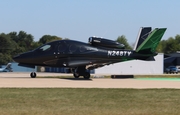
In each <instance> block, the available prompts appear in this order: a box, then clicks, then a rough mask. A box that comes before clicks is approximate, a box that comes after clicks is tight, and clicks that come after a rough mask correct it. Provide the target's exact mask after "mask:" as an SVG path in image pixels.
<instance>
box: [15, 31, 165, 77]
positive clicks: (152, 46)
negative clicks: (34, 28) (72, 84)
mask: <svg viewBox="0 0 180 115" xmlns="http://www.w3.org/2000/svg"><path fill="white" fill-rule="evenodd" d="M165 31H166V28H156V29H154V30H153V31H151V27H142V28H141V29H140V32H139V35H138V38H137V40H136V43H135V47H134V49H133V50H128V49H124V45H123V44H121V43H118V42H116V41H112V40H108V39H105V38H101V37H90V38H89V43H83V42H80V41H74V40H58V41H53V42H50V43H46V44H44V45H42V46H41V47H39V48H37V49H34V50H32V51H29V52H26V53H23V54H20V55H18V56H15V57H14V58H13V59H14V60H15V61H16V62H18V63H19V65H20V66H26V67H35V66H50V67H66V68H71V69H72V70H73V75H74V77H75V78H79V76H83V77H84V78H85V79H89V78H90V73H89V72H88V70H92V69H96V68H98V67H102V66H105V65H109V64H113V63H118V62H124V61H130V60H134V59H138V60H145V61H150V60H154V58H153V57H154V56H156V55H157V53H156V52H155V50H156V47H157V45H158V43H159V41H160V40H161V38H162V36H163V34H164V33H165ZM30 76H31V77H32V78H35V77H36V73H35V72H32V73H31V74H30Z"/></svg>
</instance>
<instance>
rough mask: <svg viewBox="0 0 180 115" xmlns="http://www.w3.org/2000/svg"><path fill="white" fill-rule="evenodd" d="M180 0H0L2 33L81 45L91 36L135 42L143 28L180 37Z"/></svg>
mask: <svg viewBox="0 0 180 115" xmlns="http://www.w3.org/2000/svg"><path fill="white" fill-rule="evenodd" d="M179 12H180V0H0V14H1V16H0V33H6V34H7V33H9V32H12V31H16V32H19V31H21V30H22V31H25V32H26V33H27V34H32V35H33V36H34V40H35V41H38V40H39V39H40V38H41V37H42V36H43V35H56V36H59V37H62V38H69V39H73V40H78V41H82V42H88V38H89V37H90V36H99V37H104V38H108V39H111V40H116V39H117V37H118V36H121V35H125V36H126V38H127V40H128V42H129V43H134V42H135V40H136V37H137V35H138V31H139V28H140V27H152V28H167V30H166V33H165V35H164V36H163V39H168V38H169V37H175V36H176V35H177V34H180V15H179Z"/></svg>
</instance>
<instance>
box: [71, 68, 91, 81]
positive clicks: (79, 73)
mask: <svg viewBox="0 0 180 115" xmlns="http://www.w3.org/2000/svg"><path fill="white" fill-rule="evenodd" d="M73 75H74V77H75V78H79V77H80V76H83V77H84V79H89V78H90V73H89V72H87V70H86V68H85V66H80V67H77V68H76V69H75V71H74V72H73Z"/></svg>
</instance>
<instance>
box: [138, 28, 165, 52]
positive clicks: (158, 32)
mask: <svg viewBox="0 0 180 115" xmlns="http://www.w3.org/2000/svg"><path fill="white" fill-rule="evenodd" d="M165 31H166V28H156V29H154V30H153V31H152V32H151V33H150V34H149V35H148V37H147V39H146V40H144V42H143V43H142V44H141V45H140V46H139V47H138V48H137V49H136V52H138V53H142V54H151V55H152V54H154V55H156V54H155V50H156V48H157V45H158V44H159V42H160V40H161V38H162V36H163V35H164V33H165Z"/></svg>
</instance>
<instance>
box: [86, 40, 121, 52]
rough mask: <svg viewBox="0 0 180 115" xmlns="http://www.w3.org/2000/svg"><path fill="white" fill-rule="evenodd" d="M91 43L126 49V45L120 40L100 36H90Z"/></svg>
mask: <svg viewBox="0 0 180 115" xmlns="http://www.w3.org/2000/svg"><path fill="white" fill-rule="evenodd" d="M89 43H90V44H91V45H93V46H102V47H108V48H119V49H124V45H123V44H120V43H119V42H116V41H113V40H108V39H105V38H100V37H90V38H89Z"/></svg>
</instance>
